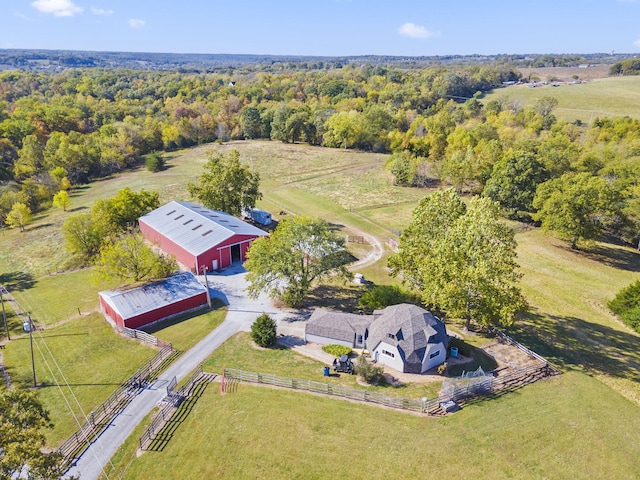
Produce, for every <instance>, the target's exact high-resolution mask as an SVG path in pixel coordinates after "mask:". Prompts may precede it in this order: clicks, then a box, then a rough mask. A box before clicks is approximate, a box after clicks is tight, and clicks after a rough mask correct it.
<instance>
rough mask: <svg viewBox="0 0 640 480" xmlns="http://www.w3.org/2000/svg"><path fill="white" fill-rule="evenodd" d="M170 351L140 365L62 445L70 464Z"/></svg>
mask: <svg viewBox="0 0 640 480" xmlns="http://www.w3.org/2000/svg"><path fill="white" fill-rule="evenodd" d="M172 352H173V347H172V346H171V344H169V345H167V346H165V347H163V348H162V350H160V351H159V352H158V353H157V354H156V355H155V356H154V357H153V358H152V359H150V360H148V361H147V362H146V363H145V364H144V365H142V366H141V367H140V368H139V369H138V371H137V372H136V373H134V374H133V375H132V376H131V377H130V378H129V379H128V380H127V381H126V382H124V383H123V384H122V385H120V386H119V387H118V388H117V389H116V390H115V391H114V392H113V393H112V394H111V395H110V396H109V398H107V399H106V400H105V401H104V402H103V403H102V404H101V405H100V406H99V407H98V408H96V409H95V410H94V411H92V412H91V413H90V414H89V416H88V418H87V420H86V422H85V423H84V424H82V425H81V426H80V428H78V430H76V431H75V432H74V433H73V434H72V435H71V436H70V437H69V438H67V440H65V441H64V442H63V443H62V445H60V446H59V447H58V450H57V451H58V452H59V453H60V454H61V455H62V457H63V458H64V462H65V464H66V465H70V464H71V463H73V461H74V460H75V459H76V458H77V456H78V455H79V454H80V453H81V452H82V451H83V450H84V448H85V447H86V446H87V445H88V444H89V443H90V442H91V441H93V439H95V438H96V437H98V435H100V433H102V431H103V430H104V429H105V428H106V427H107V426H108V425H109V423H110V422H111V421H112V420H113V418H114V417H115V416H116V415H117V414H118V413H119V412H121V411H122V410H123V409H124V408H125V407H126V406H127V405H129V403H131V401H132V400H133V398H134V397H135V396H136V395H137V394H138V393H139V392H140V390H142V389H143V388H144V387H145V386H146V384H147V382H149V380H150V379H151V378H152V376H153V375H154V374H155V373H156V371H157V370H158V369H159V368H160V367H161V365H162V364H163V363H164V361H165V360H166V358H167V357H169V355H171V353H172Z"/></svg>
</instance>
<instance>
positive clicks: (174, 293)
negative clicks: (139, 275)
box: [98, 272, 207, 328]
mask: <svg viewBox="0 0 640 480" xmlns="http://www.w3.org/2000/svg"><path fill="white" fill-rule="evenodd" d="M98 295H99V296H100V309H101V310H102V313H104V315H105V316H106V317H107V319H108V320H109V321H111V322H112V323H114V324H115V325H117V326H118V327H120V328H122V327H128V328H140V327H144V326H145V325H149V324H151V323H154V322H158V321H160V320H164V319H166V318H169V317H173V316H175V315H178V314H181V313H184V312H188V311H191V310H196V309H198V308H203V307H205V306H207V290H206V288H205V287H204V285H202V284H201V283H200V282H199V281H198V279H197V278H196V277H195V276H194V275H193V274H192V273H191V272H180V273H179V274H177V275H174V276H172V277H169V278H166V279H164V280H161V281H159V282H154V283H149V284H147V285H143V286H141V287H137V288H130V289H118V290H105V291H104V292H99V293H98Z"/></svg>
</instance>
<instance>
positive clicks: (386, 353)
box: [382, 350, 396, 358]
mask: <svg viewBox="0 0 640 480" xmlns="http://www.w3.org/2000/svg"><path fill="white" fill-rule="evenodd" d="M382 354H383V355H386V356H387V357H391V358H396V355H395V353H393V352H387V351H386V350H382Z"/></svg>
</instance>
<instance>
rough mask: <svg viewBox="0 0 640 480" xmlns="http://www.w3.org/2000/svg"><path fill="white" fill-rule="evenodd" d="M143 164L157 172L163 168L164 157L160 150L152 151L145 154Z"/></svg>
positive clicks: (151, 170)
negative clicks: (145, 158) (145, 157)
mask: <svg viewBox="0 0 640 480" xmlns="http://www.w3.org/2000/svg"><path fill="white" fill-rule="evenodd" d="M145 165H146V167H147V170H149V171H150V172H154V173H155V172H159V171H160V170H163V169H164V158H162V154H161V153H160V152H152V153H150V154H149V155H147V160H146V161H145Z"/></svg>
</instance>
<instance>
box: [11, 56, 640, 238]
mask: <svg viewBox="0 0 640 480" xmlns="http://www.w3.org/2000/svg"><path fill="white" fill-rule="evenodd" d="M542 60H544V59H542ZM542 60H541V61H542ZM544 61H546V60H544ZM243 71H244V72H245V73H244V74H240V73H239V72H236V75H235V76H232V75H222V74H187V73H180V72H157V71H155V72H149V71H134V70H99V69H92V70H70V71H66V72H63V73H59V74H34V73H21V72H5V73H2V74H0V182H1V183H0V221H2V222H3V223H4V222H5V221H6V218H7V215H8V214H9V212H11V210H12V208H13V207H14V205H16V204H18V203H19V204H24V205H26V206H27V207H28V209H29V211H30V212H31V213H36V212H37V211H39V210H41V209H43V208H47V207H49V206H50V205H51V204H52V201H53V197H54V195H56V194H58V193H59V192H60V191H66V190H68V189H69V188H72V187H73V186H74V185H78V184H82V183H84V182H87V181H89V180H91V179H93V178H97V177H101V176H105V175H109V174H112V173H114V172H118V171H121V170H124V169H127V168H130V167H131V166H134V165H137V164H139V163H140V162H141V161H143V160H144V158H145V157H146V156H148V155H151V154H153V152H158V151H169V150H175V149H178V148H183V147H188V146H191V145H196V144H200V143H204V142H210V141H216V140H218V141H226V140H230V139H243V138H264V139H272V140H276V141H281V142H287V143H295V142H305V143H309V144H312V145H323V146H327V147H334V148H354V149H361V150H369V151H376V152H385V153H391V154H392V155H391V156H390V158H389V162H388V169H389V172H390V174H391V175H392V177H393V179H394V181H395V183H396V184H399V185H407V186H423V185H428V184H430V183H437V182H441V183H444V184H447V185H452V186H454V187H455V188H456V190H457V191H458V192H472V193H483V194H484V195H485V196H488V197H489V198H491V199H493V200H494V201H497V202H498V203H499V204H500V205H501V206H502V207H503V208H505V210H506V211H507V213H508V215H509V216H511V217H513V218H517V219H521V220H526V221H532V220H533V221H538V222H541V223H542V224H545V218H546V219H549V218H550V216H549V215H546V216H545V214H544V212H549V208H552V206H553V205H554V202H550V201H547V200H548V199H550V198H555V197H554V195H552V193H553V192H551V190H552V187H553V189H556V190H558V189H561V183H562V182H559V181H556V182H555V183H553V184H547V186H546V187H545V192H546V193H544V194H542V193H540V196H539V198H538V200H536V193H537V190H538V187H539V186H541V185H543V184H545V183H546V182H550V181H553V180H556V179H558V178H560V177H562V176H563V175H568V176H573V175H580V174H588V175H591V176H595V177H599V178H602V179H604V181H605V183H606V189H609V190H612V191H611V192H604V193H603V195H605V194H606V195H609V196H611V198H614V199H616V203H615V208H607V209H604V210H603V209H600V210H597V211H592V212H586V214H585V215H584V218H585V219H586V220H585V221H586V222H587V223H590V226H589V228H582V227H580V228H582V230H581V232H587V233H586V237H585V235H584V234H582V233H580V234H578V236H577V237H576V238H577V240H576V241H574V242H573V243H574V244H577V243H578V242H579V241H581V240H585V239H588V238H587V237H589V236H594V235H597V234H599V233H600V232H602V231H603V230H606V231H608V232H610V233H613V234H615V235H618V236H620V237H622V238H624V239H625V240H628V241H635V242H637V241H638V240H639V232H640V218H639V217H640V215H639V214H638V213H637V211H638V208H637V206H638V197H639V196H640V195H638V194H639V193H640V192H639V190H638V174H639V172H640V166H639V163H640V147H639V145H640V123H639V122H638V121H637V120H633V119H630V118H626V117H625V118H616V119H607V118H603V119H595V120H594V121H593V123H592V124H591V125H589V126H584V125H581V124H580V122H575V123H566V122H559V121H557V119H556V117H555V116H554V114H553V111H554V108H555V107H556V105H557V102H556V101H555V100H553V99H551V98H543V99H541V100H540V101H539V102H538V103H537V104H536V105H532V106H527V107H523V106H520V105H518V104H517V103H515V102H511V101H510V100H509V99H508V98H501V99H498V100H493V101H490V102H485V103H483V101H482V98H481V94H480V93H479V92H482V91H486V90H488V89H491V88H492V86H494V85H498V84H500V83H501V82H502V81H505V80H513V79H517V78H518V77H519V73H518V72H517V71H515V70H514V69H512V68H510V67H508V66H505V65H502V64H495V65H486V64H485V65H480V64H476V65H463V66H458V67H450V68H444V67H430V68H424V69H413V70H401V69H399V68H395V67H392V66H385V65H381V64H376V65H363V66H354V65H347V66H345V67H343V68H335V69H331V70H313V69H309V70H301V69H289V70H283V71H282V72H280V73H274V72H268V71H250V70H243ZM565 183H566V182H565ZM582 183H583V184H584V185H591V184H593V185H595V184H597V185H599V186H600V187H602V188H604V184H603V183H602V182H595V183H593V182H591V184H590V183H589V182H582ZM550 185H551V186H550ZM585 188H586V187H585ZM543 197H544V198H543ZM545 199H546V200H545ZM555 204H558V203H557V202H555ZM543 206H544V208H543ZM539 210H543V213H542V214H540V215H538V211H539ZM551 212H553V210H551ZM536 215H537V216H536ZM546 226H547V228H548V229H549V230H557V229H555V228H554V227H553V225H551V224H549V222H547V225H546ZM583 227H584V225H583ZM562 235H563V236H567V237H568V238H569V237H571V239H572V240H575V238H574V237H575V235H574V234H572V233H567V232H562Z"/></svg>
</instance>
